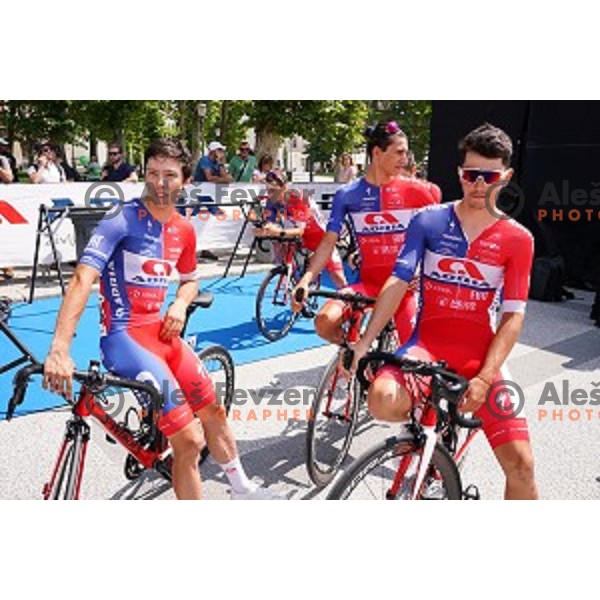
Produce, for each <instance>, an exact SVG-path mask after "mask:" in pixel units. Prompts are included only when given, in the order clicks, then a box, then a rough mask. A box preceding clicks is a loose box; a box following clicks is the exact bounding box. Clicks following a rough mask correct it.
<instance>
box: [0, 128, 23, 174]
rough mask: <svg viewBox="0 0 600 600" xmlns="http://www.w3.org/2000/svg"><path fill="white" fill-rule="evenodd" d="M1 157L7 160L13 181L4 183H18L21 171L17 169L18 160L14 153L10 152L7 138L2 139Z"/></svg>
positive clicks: (0, 141)
mask: <svg viewBox="0 0 600 600" xmlns="http://www.w3.org/2000/svg"><path fill="white" fill-rule="evenodd" d="M0 156H3V157H4V158H6V160H7V161H8V164H9V165H10V170H11V173H12V179H11V181H3V183H11V182H12V183H18V181H19V170H18V169H17V159H16V158H15V157H14V156H13V155H12V152H11V151H10V144H9V143H8V140H7V139H6V138H0Z"/></svg>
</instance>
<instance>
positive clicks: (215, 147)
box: [192, 142, 233, 260]
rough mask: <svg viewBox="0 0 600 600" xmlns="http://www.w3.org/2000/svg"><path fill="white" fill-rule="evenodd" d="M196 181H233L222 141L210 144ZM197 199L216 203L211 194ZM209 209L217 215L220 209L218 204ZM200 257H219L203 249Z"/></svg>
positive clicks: (199, 166) (195, 172)
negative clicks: (226, 163) (227, 167)
mask: <svg viewBox="0 0 600 600" xmlns="http://www.w3.org/2000/svg"><path fill="white" fill-rule="evenodd" d="M194 181H196V182H199V183H203V182H209V183H231V182H232V181H233V178H232V177H231V176H230V175H229V173H227V169H226V168H225V146H223V144H221V142H211V143H210V144H209V145H208V155H206V156H203V157H202V158H201V159H200V160H199V161H198V164H197V165H196V170H195V171H194ZM197 201H198V202H205V203H206V204H209V205H213V204H214V199H213V198H211V197H210V196H200V197H198V198H197ZM197 211H198V209H195V210H194V211H193V212H192V215H195V214H196V213H197ZM208 211H209V212H210V213H211V214H213V215H216V214H217V213H218V212H219V211H220V209H219V208H218V207H216V206H210V207H209V209H208ZM200 258H205V259H208V260H218V258H219V257H218V256H217V255H216V254H215V253H214V252H212V251H211V250H202V251H201V252H200Z"/></svg>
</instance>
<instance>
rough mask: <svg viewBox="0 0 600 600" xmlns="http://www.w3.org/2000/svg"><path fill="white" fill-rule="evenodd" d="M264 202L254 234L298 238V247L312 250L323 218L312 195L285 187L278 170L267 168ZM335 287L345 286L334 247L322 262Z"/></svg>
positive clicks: (321, 230)
mask: <svg viewBox="0 0 600 600" xmlns="http://www.w3.org/2000/svg"><path fill="white" fill-rule="evenodd" d="M265 183H266V184H267V202H266V205H265V209H264V211H263V216H264V220H265V224H264V225H263V227H261V228H260V229H257V230H256V232H255V235H256V236H257V237H274V236H279V237H281V238H282V239H284V238H294V237H299V238H300V239H301V240H302V246H303V247H304V248H306V249H307V250H309V251H310V252H314V251H315V250H316V249H317V248H318V247H319V244H320V243H321V241H322V240H323V238H324V237H325V228H326V225H327V223H326V221H325V219H324V218H323V215H322V214H321V211H320V210H319V207H318V206H317V203H316V202H315V200H314V198H312V197H311V196H309V195H308V193H307V192H306V191H304V190H299V189H294V188H291V187H289V186H288V183H287V181H286V177H285V175H284V174H283V173H281V172H280V171H269V172H268V173H267V174H266V176H265ZM325 268H326V269H327V271H328V273H329V276H330V277H331V280H332V282H333V284H334V285H335V287H336V288H338V289H339V288H343V287H345V286H346V285H347V281H346V276H345V275H344V265H343V263H342V259H341V257H340V254H339V252H338V251H337V249H334V250H333V253H332V255H331V258H330V260H329V261H328V262H327V264H326V265H325Z"/></svg>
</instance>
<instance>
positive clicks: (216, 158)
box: [194, 142, 233, 183]
mask: <svg viewBox="0 0 600 600" xmlns="http://www.w3.org/2000/svg"><path fill="white" fill-rule="evenodd" d="M194 181H198V182H204V181H207V182H210V183H231V182H232V181H233V178H232V177H231V175H229V173H227V169H226V168H225V146H223V144H221V142H211V143H210V144H209V145H208V154H207V155H206V156H203V157H202V158H201V159H200V160H199V161H198V164H197V165H196V170H195V171H194Z"/></svg>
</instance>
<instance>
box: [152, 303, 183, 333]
mask: <svg viewBox="0 0 600 600" xmlns="http://www.w3.org/2000/svg"><path fill="white" fill-rule="evenodd" d="M186 308H187V307H186V305H185V302H182V301H180V300H175V302H173V304H171V306H169V310H167V314H166V315H165V318H164V321H163V323H162V327H161V328H160V333H159V336H158V337H159V338H160V339H161V340H162V341H163V342H168V341H169V340H172V339H173V338H175V337H177V336H179V335H180V334H181V331H182V330H183V326H184V324H185V319H186V315H185V311H186Z"/></svg>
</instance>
